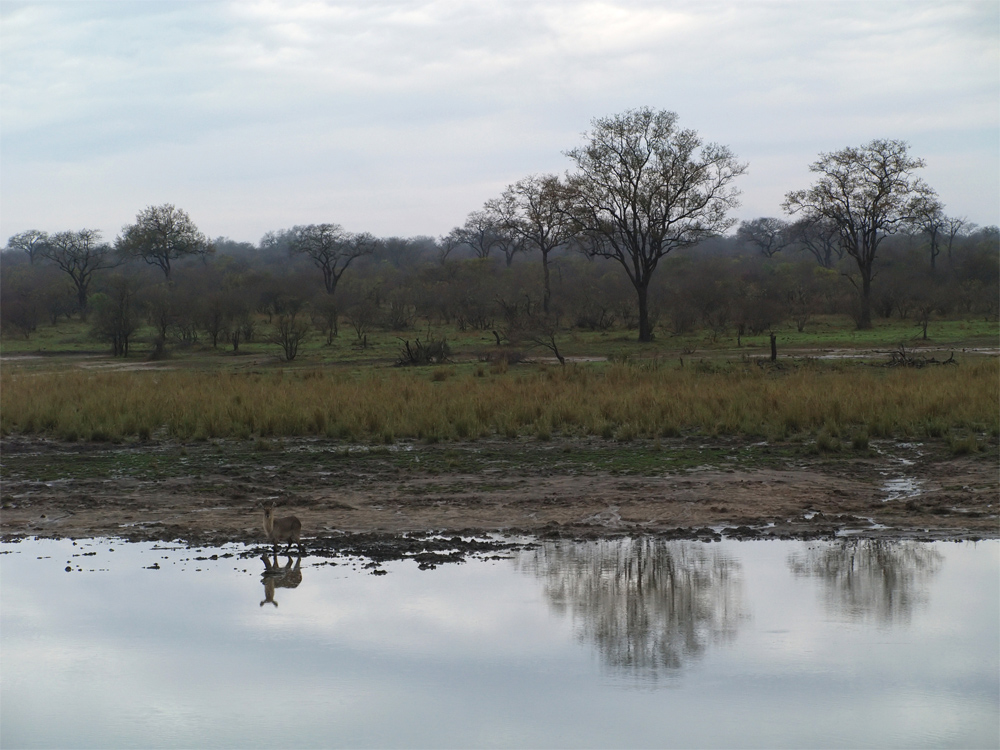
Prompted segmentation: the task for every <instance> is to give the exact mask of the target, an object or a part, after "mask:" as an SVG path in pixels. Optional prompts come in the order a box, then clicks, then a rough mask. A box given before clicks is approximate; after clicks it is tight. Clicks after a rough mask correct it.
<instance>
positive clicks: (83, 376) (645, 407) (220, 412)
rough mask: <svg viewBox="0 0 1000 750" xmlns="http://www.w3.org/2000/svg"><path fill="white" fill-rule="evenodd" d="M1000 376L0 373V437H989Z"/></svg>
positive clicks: (984, 366) (996, 421)
mask: <svg viewBox="0 0 1000 750" xmlns="http://www.w3.org/2000/svg"><path fill="white" fill-rule="evenodd" d="M998 403H1000V362H998V361H997V360H996V359H989V360H985V359H983V360H977V361H967V362H964V363H963V364H962V365H960V366H958V367H926V368H923V369H920V370H914V369H903V368H900V369H885V368H875V367H865V366H861V365H840V366H831V367H824V366H819V365H811V366H803V367H798V368H793V369H790V370H779V371H774V370H771V371H769V370H766V369H762V368H759V367H757V366H754V365H733V366H729V367H724V368H722V369H720V370H718V371H705V370H704V369H703V370H702V371H699V369H698V368H693V367H690V366H689V367H687V368H674V367H657V366H642V365H629V364H621V365H611V366H604V367H599V366H585V365H578V366H569V367H565V368H560V367H554V366H553V367H540V368H538V369H530V370H527V369H526V370H517V371H515V370H514V369H511V370H510V371H508V372H501V371H499V370H494V371H492V372H489V371H484V370H483V369H482V368H480V369H479V370H478V371H477V372H470V371H464V370H463V371H459V370H454V371H453V370H449V369H443V368H441V369H437V370H432V371H428V370H406V371H401V370H375V369H373V370H370V371H367V372H362V373H357V374H350V373H345V372H338V371H333V370H310V371H302V370H298V371H294V370H289V371H283V372H281V371H279V372H272V373H257V374H234V373H228V372H208V373H206V372H186V371H158V372H103V373H93V372H83V371H68V372H59V373H41V374H36V373H32V374H19V373H18V372H17V371H16V370H12V369H11V368H5V369H4V371H3V372H2V373H0V432H2V433H3V434H4V435H9V434H31V435H46V436H51V437H56V438H60V439H66V440H90V441H105V440H112V441H118V440H124V439H129V438H132V437H138V438H140V439H148V438H150V437H160V436H170V437H174V438H178V439H181V440H198V439H209V438H216V437H220V438H221V437H231V438H250V437H254V436H259V437H282V436H326V437H331V438H336V439H343V440H364V441H372V442H392V441H393V440H396V439H403V438H416V439H424V440H428V441H437V440H459V439H467V438H477V437H487V436H494V435H499V436H501V437H516V436H536V437H539V438H541V439H545V438H547V437H551V436H552V435H556V434H563V435H600V436H604V437H608V438H617V439H629V438H633V437H658V436H671V435H676V434H679V433H681V432H690V431H693V432H698V433H703V434H724V435H747V436H764V437H769V438H776V437H786V436H789V435H793V434H797V433H802V432H816V431H819V430H824V429H825V430H826V431H827V432H828V433H832V434H838V433H840V432H847V433H851V432H857V431H859V430H865V431H867V433H868V434H870V435H871V436H872V437H889V436H919V435H933V436H940V435H942V434H945V433H947V432H948V431H949V430H952V429H965V430H972V431H976V432H988V433H992V434H993V435H994V436H996V435H997V434H998V433H1000V409H998Z"/></svg>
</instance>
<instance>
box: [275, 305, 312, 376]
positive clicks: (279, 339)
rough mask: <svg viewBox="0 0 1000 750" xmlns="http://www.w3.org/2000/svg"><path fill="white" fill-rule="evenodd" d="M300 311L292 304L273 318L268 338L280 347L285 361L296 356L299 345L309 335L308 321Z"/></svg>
mask: <svg viewBox="0 0 1000 750" xmlns="http://www.w3.org/2000/svg"><path fill="white" fill-rule="evenodd" d="M300 312H301V308H300V307H299V306H298V305H294V306H293V307H292V308H291V309H288V310H287V311H286V312H282V313H280V314H279V315H278V316H277V318H275V320H274V326H273V328H272V332H271V336H270V337H269V338H268V341H270V343H272V344H277V345H278V346H280V347H281V350H282V352H283V353H284V359H285V361H286V362H291V361H292V360H293V359H295V358H296V357H297V356H298V353H299V346H301V344H302V342H303V341H305V339H306V337H308V335H309V321H308V320H306V316H305V315H301V314H300Z"/></svg>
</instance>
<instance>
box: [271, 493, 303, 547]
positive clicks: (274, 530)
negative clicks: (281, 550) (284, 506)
mask: <svg viewBox="0 0 1000 750" xmlns="http://www.w3.org/2000/svg"><path fill="white" fill-rule="evenodd" d="M264 533H265V534H267V538H268V539H270V540H271V544H273V545H274V550H275V552H277V549H278V545H279V544H281V543H282V542H288V549H286V550H285V554H288V552H289V551H290V550H291V549H292V543H293V542H294V543H295V545H296V546H297V547H298V550H299V554H302V543H301V542H300V541H299V535H300V534H301V533H302V522H301V521H300V520H299V519H297V518H296V517H295V516H285V517H284V518H275V517H274V505H273V504H268V505H265V506H264Z"/></svg>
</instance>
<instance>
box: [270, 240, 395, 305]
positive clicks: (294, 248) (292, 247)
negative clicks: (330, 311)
mask: <svg viewBox="0 0 1000 750" xmlns="http://www.w3.org/2000/svg"><path fill="white" fill-rule="evenodd" d="M377 242H378V241H377V240H376V239H375V237H373V236H372V235H370V234H368V233H363V234H352V233H351V232H347V231H345V230H344V228H343V227H342V226H340V224H309V225H307V226H299V227H295V228H294V229H293V230H292V238H291V242H290V243H289V246H288V249H289V252H291V253H292V254H298V255H305V256H308V257H309V258H310V259H311V260H312V262H313V264H314V265H315V266H316V267H317V268H319V269H320V271H322V272H323V284H324V286H325V287H326V293H327V294H329V295H333V294H334V292H336V291H337V284H338V283H339V282H340V277H341V276H343V275H344V271H346V270H347V267H348V266H350V265H351V263H352V262H354V261H355V260H356V259H357V258H360V257H361V256H363V255H371V254H372V253H373V252H374V251H375V247H376V245H377Z"/></svg>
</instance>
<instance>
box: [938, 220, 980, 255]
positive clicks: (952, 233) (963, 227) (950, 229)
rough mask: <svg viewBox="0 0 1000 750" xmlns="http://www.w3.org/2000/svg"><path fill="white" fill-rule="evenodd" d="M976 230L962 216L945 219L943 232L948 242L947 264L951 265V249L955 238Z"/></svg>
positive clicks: (973, 225)
mask: <svg viewBox="0 0 1000 750" xmlns="http://www.w3.org/2000/svg"><path fill="white" fill-rule="evenodd" d="M975 229H976V225H975V224H974V223H972V222H971V221H969V220H968V219H967V218H965V217H964V216H961V217H959V216H947V217H945V232H946V233H947V237H948V239H947V242H948V262H949V263H951V262H952V260H951V249H952V247H953V246H954V245H955V238H956V237H958V236H959V235H960V234H970V233H971V232H973V231H974V230H975Z"/></svg>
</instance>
